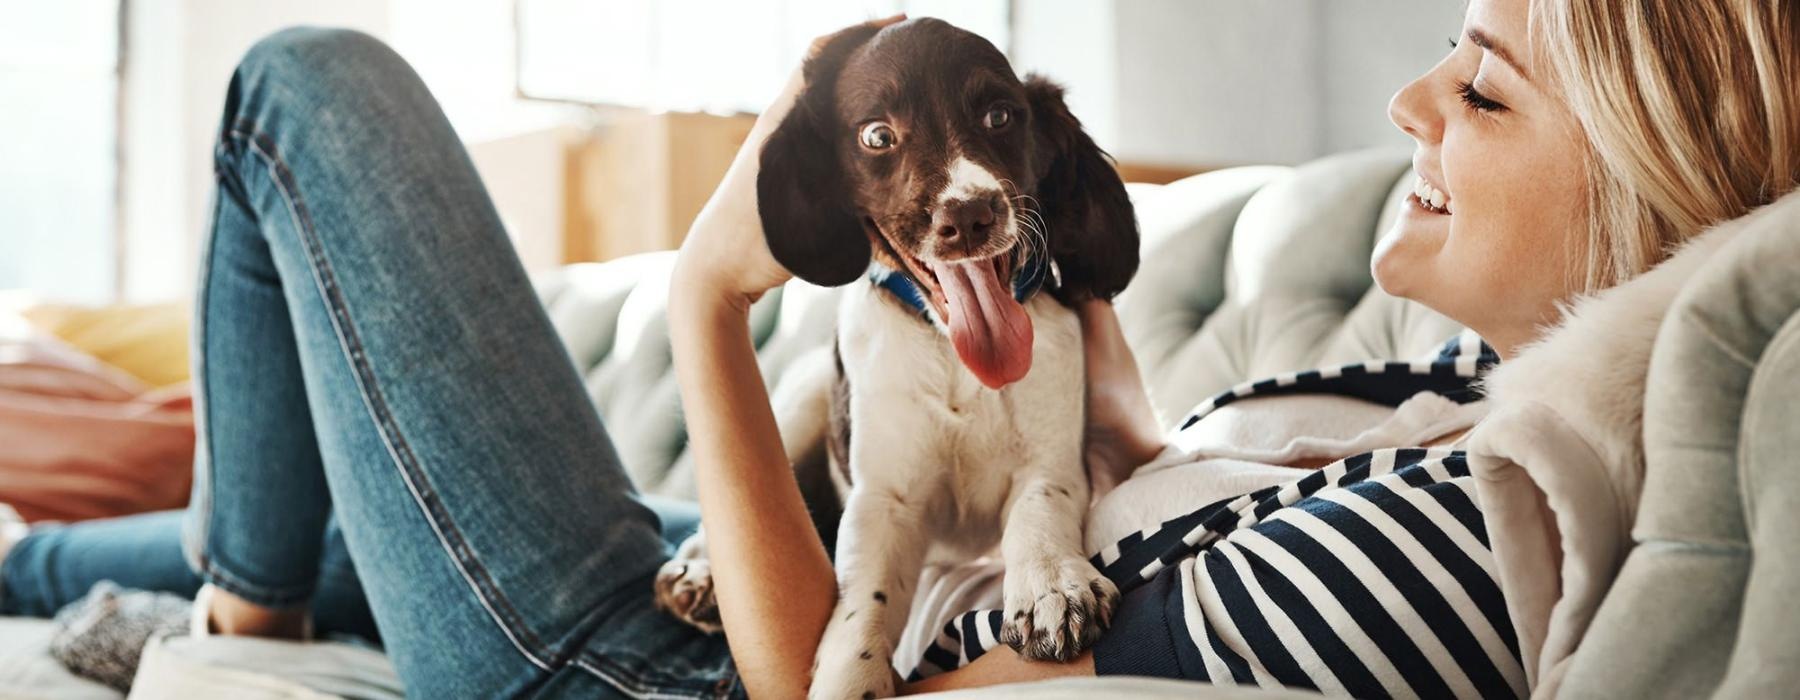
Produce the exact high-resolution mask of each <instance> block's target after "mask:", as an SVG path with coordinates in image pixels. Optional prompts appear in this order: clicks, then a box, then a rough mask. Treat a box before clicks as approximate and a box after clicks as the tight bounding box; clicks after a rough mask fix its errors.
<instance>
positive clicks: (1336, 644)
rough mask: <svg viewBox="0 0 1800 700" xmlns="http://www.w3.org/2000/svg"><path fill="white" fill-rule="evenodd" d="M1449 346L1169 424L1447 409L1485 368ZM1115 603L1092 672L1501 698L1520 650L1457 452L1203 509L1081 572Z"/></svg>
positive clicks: (959, 622)
mask: <svg viewBox="0 0 1800 700" xmlns="http://www.w3.org/2000/svg"><path fill="white" fill-rule="evenodd" d="M1497 359H1498V358H1497V357H1496V356H1495V355H1494V354H1493V351H1492V349H1490V348H1488V347H1487V346H1486V345H1485V344H1482V343H1480V342H1479V340H1478V339H1474V337H1473V336H1472V335H1471V334H1467V333H1465V334H1464V335H1463V336H1462V337H1461V338H1459V339H1452V340H1451V341H1449V342H1448V343H1446V344H1445V347H1444V348H1443V351H1442V352H1440V353H1439V354H1438V355H1437V356H1436V357H1435V358H1433V359H1430V360H1424V361H1420V362H1370V363H1359V364H1353V365H1345V366H1341V367H1334V368H1327V369H1321V370H1313V371H1310V372H1300V373H1292V374H1287V375H1283V376H1281V377H1276V378H1273V379H1269V380H1264V381H1260V382H1249V383H1245V384H1242V385H1239V386H1237V387H1233V388H1232V389H1231V390H1228V391H1226V392H1224V393H1221V394H1220V395H1218V396H1215V397H1213V398H1211V399H1209V400H1207V401H1206V402H1203V403H1202V404H1201V405H1200V407H1198V408H1197V409H1196V410H1195V411H1194V413H1192V414H1191V415H1190V416H1189V417H1188V418H1186V419H1184V420H1183V421H1182V423H1181V428H1182V429H1187V428H1189V427H1192V426H1193V425H1194V424H1196V423H1198V422H1199V420H1200V419H1201V418H1203V417H1204V416H1205V415H1207V414H1208V413H1210V412H1211V411H1212V410H1214V409H1216V408H1218V407H1220V406H1224V405H1226V404H1228V403H1231V402H1233V401H1237V400H1241V399H1244V398H1249V397H1252V396H1270V395H1278V394H1297V393H1308V392H1321V393H1334V394H1341V395H1347V396H1354V397H1358V398H1362V399H1367V400H1370V401H1375V402H1378V403H1383V404H1386V405H1389V406H1397V405H1399V404H1400V403H1401V402H1403V401H1405V400H1406V399H1408V398H1411V397H1412V396H1413V395H1415V394H1417V393H1419V392H1422V391H1431V392H1435V393H1438V394H1440V395H1443V396H1445V397H1446V398H1450V399H1452V400H1455V401H1458V402H1469V401H1474V400H1476V399H1478V398H1479V394H1478V393H1477V392H1476V391H1475V389H1474V388H1473V386H1471V385H1472V383H1473V381H1474V379H1475V378H1476V377H1477V376H1478V374H1479V373H1480V372H1481V371H1482V370H1484V369H1486V368H1487V367H1488V366H1490V365H1492V364H1493V363H1494V362H1496V361H1497ZM1092 561H1093V563H1094V565H1095V566H1096V567H1097V568H1099V569H1100V571H1101V573H1103V574H1104V575H1106V576H1107V577H1108V578H1110V579H1111V580H1112V581H1113V582H1114V583H1115V584H1117V585H1118V587H1119V590H1120V592H1121V594H1122V598H1121V601H1120V604H1119V609H1118V610H1117V611H1116V612H1115V613H1114V617H1113V623H1112V627H1111V628H1110V629H1109V630H1108V631H1107V632H1106V634H1104V635H1102V637H1101V639H1100V642H1099V643H1098V644H1097V645H1096V646H1095V647H1094V668H1095V671H1096V672H1097V673H1099V674H1102V675H1113V674H1125V675H1140V676H1161V677H1168V678H1179V679H1187V680H1197V681H1207V682H1212V683H1220V684H1235V685H1254V686H1287V687H1298V688H1308V689H1316V690H1319V691H1323V692H1325V693H1328V694H1337V695H1352V696H1356V697H1419V696H1422V697H1518V696H1523V695H1525V694H1527V688H1526V683H1525V672H1524V668H1523V666H1522V665H1521V663H1520V661H1519V643H1518V638H1517V637H1516V635H1515V634H1514V631H1513V627H1512V623H1511V621H1510V620H1509V619H1508V617H1507V613H1506V605H1505V600H1504V599H1503V598H1502V596H1501V593H1500V588H1499V585H1498V583H1497V581H1496V579H1495V574H1494V562H1493V556H1492V554H1491V552H1490V550H1489V546H1488V541H1487V531H1486V528H1485V526H1484V524H1483V521H1482V517H1481V511H1480V509H1479V507H1478V506H1477V505H1476V502H1475V494H1474V485H1473V483H1472V481H1471V477H1470V476H1469V469H1468V465H1467V463H1466V462H1465V460H1464V457H1463V454H1462V453H1461V452H1460V451H1456V450H1451V449H1448V448H1433V449H1425V448H1397V449H1382V450H1376V451H1373V452H1366V453H1363V454H1358V455H1354V456H1351V457H1347V458H1345V459H1342V460H1338V461H1337V462H1334V463H1332V464H1330V465H1327V466H1325V467H1322V468H1320V469H1319V470H1317V471H1315V472H1313V473H1311V474H1309V475H1307V476H1306V477H1304V478H1301V479H1299V480H1297V481H1294V482H1291V483H1288V484H1284V485H1278V486H1271V487H1269V488H1265V489H1262V490H1259V491H1256V492H1253V493H1248V494H1244V495H1242V496H1238V497H1236V498H1232V499H1227V500H1225V501H1221V502H1218V503H1212V504H1208V505H1206V506H1204V507H1202V508H1199V509H1197V510H1194V511H1192V512H1190V513H1188V514H1186V515H1183V516H1181V517H1178V518H1175V519H1172V520H1168V521H1165V522H1163V523H1162V524H1161V525H1160V526H1159V527H1156V528H1152V529H1150V530H1147V531H1144V532H1139V533H1134V534H1132V535H1130V536H1127V537H1125V538H1124V539H1122V540H1120V541H1118V542H1117V543H1115V544H1112V545H1109V546H1107V547H1106V548H1104V549H1103V550H1101V551H1100V552H1099V553H1098V554H1096V555H1095V556H1094V557H1093V559H1092ZM1001 622H1002V614H1001V611H999V610H977V611H973V612H969V613H965V614H963V615H961V616H959V617H957V618H955V619H953V620H951V622H950V623H949V624H947V625H945V627H944V629H943V631H942V632H941V633H940V634H939V635H938V639H937V640H936V642H935V643H934V644H932V645H931V646H930V647H929V648H927V650H926V652H925V655H924V659H923V660H922V661H921V662H920V664H919V666H918V668H917V669H915V670H914V671H913V672H912V676H913V677H914V678H922V677H925V676H929V675H932V674H934V673H937V672H940V671H943V670H947V669H951V668H957V667H960V666H962V665H964V664H967V663H969V662H970V661H973V660H974V659H976V658H979V657H980V656H981V655H982V654H983V653H985V652H986V651H988V650H989V649H992V648H994V647H995V646H997V645H998V643H999V642H998V638H999V632H1000V626H1001Z"/></svg>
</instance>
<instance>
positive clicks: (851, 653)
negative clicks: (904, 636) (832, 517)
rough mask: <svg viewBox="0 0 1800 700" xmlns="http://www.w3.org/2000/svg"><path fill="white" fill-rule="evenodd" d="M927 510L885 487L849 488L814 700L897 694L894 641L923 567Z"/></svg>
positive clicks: (814, 681)
mask: <svg viewBox="0 0 1800 700" xmlns="http://www.w3.org/2000/svg"><path fill="white" fill-rule="evenodd" d="M922 506H923V504H921V503H916V502H908V500H907V499H906V498H905V497H903V496H901V495H900V494H899V493H898V492H896V491H892V490H889V489H887V488H883V487H869V486H865V485H863V484H858V485H857V487H856V489H855V490H852V491H851V493H850V499H849V502H848V503H847V504H846V508H845V510H844V520H843V525H842V526H841V528H840V529H839V530H838V554H837V571H838V604H837V608H836V609H834V610H833V611H832V613H831V621H830V622H829V623H827V624H826V626H825V636H824V637H823V638H822V639H820V641H819V653H818V656H817V658H816V664H817V665H816V667H815V668H814V670H813V682H812V688H811V692H810V693H809V696H810V697H812V698H816V699H817V698H828V699H831V700H838V699H840V698H852V699H858V698H876V697H889V696H892V695H893V694H894V691H895V687H894V683H895V681H896V678H897V676H896V674H895V673H894V669H893V663H894V662H893V658H894V644H895V643H897V642H898V640H899V635H900V630H901V628H902V627H903V625H904V623H905V620H906V614H907V612H908V611H909V610H910V609H911V608H912V593H913V588H914V587H915V586H916V585H917V584H918V579H919V569H920V568H921V567H922V566H923V565H924V558H925V548H926V538H924V537H921V536H920V527H921V525H922V523H921V520H920V513H921V509H922Z"/></svg>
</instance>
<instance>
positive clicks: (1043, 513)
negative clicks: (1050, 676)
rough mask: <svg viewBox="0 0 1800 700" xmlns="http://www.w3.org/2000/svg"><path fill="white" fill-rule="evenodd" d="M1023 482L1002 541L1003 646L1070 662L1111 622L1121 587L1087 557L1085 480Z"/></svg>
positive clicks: (1030, 479)
mask: <svg viewBox="0 0 1800 700" xmlns="http://www.w3.org/2000/svg"><path fill="white" fill-rule="evenodd" d="M1065 471H1066V470H1065ZM1079 473H1080V472H1076V474H1077V475H1079ZM1021 476H1024V477H1025V478H1023V479H1021V480H1020V481H1019V482H1018V483H1017V485H1016V486H1014V490H1013V493H1012V495H1011V497H1010V503H1009V504H1008V506H1007V516H1006V533H1005V534H1004V535H1003V536H1002V539H1001V543H1000V551H1001V555H1002V556H1003V557H1005V559H1006V583H1005V584H1004V588H1005V594H1006V612H1005V615H1006V620H1005V623H1004V624H1003V625H1002V626H1001V628H1000V641H1003V642H1005V643H1006V644H1007V645H1008V646H1011V647H1012V648H1013V649H1014V650H1015V651H1017V652H1019V654H1020V655H1021V656H1024V657H1025V658H1027V659H1034V660H1038V661H1068V660H1070V659H1073V658H1075V657H1076V656H1077V655H1079V654H1080V653H1081V652H1082V651H1083V650H1085V649H1087V648H1088V647H1090V646H1093V644H1094V642H1095V641H1096V640H1098V639H1099V638H1100V632H1101V631H1102V630H1105V629H1106V627H1107V625H1109V624H1110V623H1111V622H1112V612H1113V608H1114V606H1115V605H1117V604H1118V600H1119V589H1118V587H1117V586H1114V585H1113V582H1112V581H1111V580H1109V579H1107V578H1106V577H1105V576H1102V575H1100V571H1099V570H1098V569H1095V568H1094V565H1093V564H1092V563H1090V562H1089V561H1088V558H1087V557H1086V556H1083V555H1082V550H1081V526H1082V514H1083V513H1084V512H1085V511H1086V509H1087V502H1088V490H1087V484H1086V483H1085V481H1084V480H1082V479H1079V478H1073V479H1068V478H1065V479H1058V478H1055V477H1054V476H1050V475H1038V476H1034V475H1021Z"/></svg>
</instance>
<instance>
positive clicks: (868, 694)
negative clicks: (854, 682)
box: [863, 690, 875, 700]
mask: <svg viewBox="0 0 1800 700" xmlns="http://www.w3.org/2000/svg"><path fill="white" fill-rule="evenodd" d="M863 700H875V691H873V690H865V691H863Z"/></svg>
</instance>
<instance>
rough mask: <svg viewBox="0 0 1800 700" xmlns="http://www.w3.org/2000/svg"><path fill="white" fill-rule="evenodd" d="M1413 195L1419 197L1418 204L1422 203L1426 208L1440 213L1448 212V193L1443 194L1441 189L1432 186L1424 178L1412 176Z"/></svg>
mask: <svg viewBox="0 0 1800 700" xmlns="http://www.w3.org/2000/svg"><path fill="white" fill-rule="evenodd" d="M1413 196H1414V197H1417V198H1419V204H1421V205H1423V206H1424V207H1425V208H1426V209H1430V210H1432V211H1435V212H1438V213H1440V214H1448V213H1450V195H1447V194H1444V191H1443V190H1440V189H1438V188H1436V187H1432V186H1431V183H1429V182H1426V181H1425V178H1422V177H1417V176H1414V180H1413Z"/></svg>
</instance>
